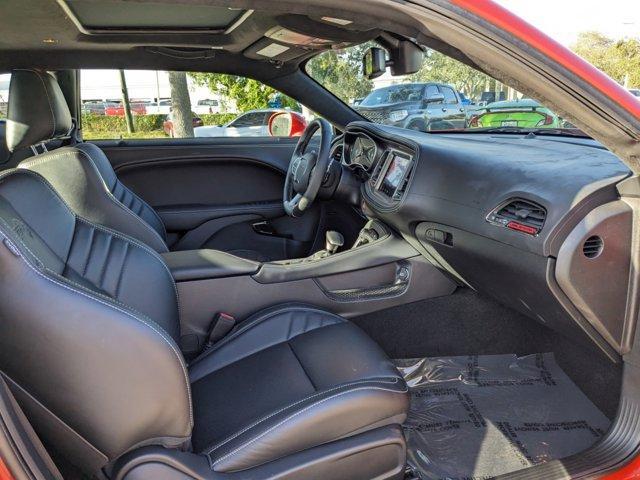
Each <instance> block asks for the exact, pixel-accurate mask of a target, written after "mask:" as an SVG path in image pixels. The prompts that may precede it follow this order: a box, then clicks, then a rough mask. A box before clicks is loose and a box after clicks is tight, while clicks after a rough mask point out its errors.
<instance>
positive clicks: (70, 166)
mask: <svg viewBox="0 0 640 480" xmlns="http://www.w3.org/2000/svg"><path fill="white" fill-rule="evenodd" d="M7 117H8V122H7V131H6V140H7V142H6V143H7V147H8V148H9V150H10V151H16V150H19V149H22V148H25V147H27V148H28V147H32V146H35V145H39V144H41V143H43V142H47V141H49V140H52V139H55V138H58V137H64V136H67V135H68V134H69V132H70V130H71V127H72V120H71V114H70V113H69V108H68V106H67V104H66V102H65V99H64V96H63V94H62V91H61V90H60V86H59V85H58V82H57V81H56V79H55V78H54V77H53V76H52V75H50V74H49V73H47V72H40V71H36V70H14V71H13V72H12V75H11V84H10V87H9V108H8V114H7ZM18 168H25V169H29V170H33V171H35V172H38V173H40V174H41V175H42V176H43V177H45V178H46V179H47V180H48V181H49V182H50V183H51V184H52V185H53V186H54V188H55V189H56V190H57V191H58V193H59V194H60V195H61V196H62V198H64V200H65V201H66V202H67V203H68V204H69V205H71V207H72V208H73V209H74V210H75V211H76V212H78V213H79V214H80V215H82V216H83V217H84V218H86V219H88V220H90V221H92V222H95V223H98V224H100V225H105V226H107V227H110V228H113V229H115V230H118V231H120V232H123V233H125V234H127V235H130V236H132V237H133V238H135V239H137V240H140V241H141V242H143V243H145V244H147V245H149V246H150V247H151V248H153V249H154V250H155V251H156V252H160V253H162V252H167V251H168V250H169V247H168V245H167V234H166V229H165V225H164V223H163V221H162V219H161V218H160V216H159V215H158V214H157V213H156V211H155V210H154V209H153V208H152V207H151V206H150V205H148V204H147V203H146V202H145V201H144V200H143V199H141V198H140V197H139V196H137V195H136V194H135V193H133V192H132V191H131V190H130V189H129V188H127V187H126V186H125V185H124V184H123V183H122V182H121V181H120V180H118V177H117V176H116V173H115V171H114V170H113V167H112V166H111V164H110V162H109V160H108V159H107V157H106V155H105V154H104V152H103V151H102V150H101V149H100V148H99V147H97V146H96V145H94V144H91V143H78V144H76V145H73V146H69V147H63V148H58V149H55V150H53V151H51V152H46V153H42V154H40V155H37V156H35V157H32V158H29V159H27V160H25V161H23V162H21V163H20V164H19V165H18ZM203 247H204V245H203ZM236 254H238V255H240V256H243V257H247V258H251V259H264V255H262V254H261V253H260V252H257V251H253V250H247V251H243V252H236Z"/></svg>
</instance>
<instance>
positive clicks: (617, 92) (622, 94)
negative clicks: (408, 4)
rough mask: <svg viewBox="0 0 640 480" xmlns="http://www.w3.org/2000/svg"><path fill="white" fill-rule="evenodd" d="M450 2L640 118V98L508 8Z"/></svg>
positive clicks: (479, 0) (481, 1)
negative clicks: (557, 64) (523, 44)
mask: <svg viewBox="0 0 640 480" xmlns="http://www.w3.org/2000/svg"><path fill="white" fill-rule="evenodd" d="M451 3H453V4H454V5H457V6H459V7H461V8H463V9H465V10H467V11H469V12H471V13H473V14H475V15H477V16H478V17H480V18H482V19H484V20H486V21H487V22H489V23H492V24H494V25H495V26H497V27H499V28H500V29H502V30H504V31H505V32H508V33H510V34H511V35H513V36H514V37H517V38H519V39H520V40H522V41H524V42H525V43H527V44H528V45H530V46H531V47H532V48H535V49H536V50H538V51H540V52H541V53H542V54H544V55H545V56H547V57H549V58H550V59H552V60H554V61H556V62H557V63H559V64H560V65H562V66H563V67H564V68H566V69H567V70H569V71H570V72H572V73H573V74H575V75H576V76H578V77H580V78H581V79H582V80H584V81H586V82H587V83H588V84H589V85H591V86H592V87H594V88H595V89H597V90H599V91H601V92H602V93H604V94H605V95H606V96H608V97H609V98H611V99H612V100H613V101H614V102H616V103H617V104H618V105H620V106H621V107H622V108H624V109H625V110H626V111H628V112H629V113H630V114H631V115H633V116H634V117H636V118H638V119H640V101H638V99H637V98H636V97H634V96H633V95H632V94H631V93H629V92H628V91H627V90H626V89H625V88H624V87H622V86H621V85H619V84H618V83H616V82H615V81H614V80H612V79H611V78H609V77H608V76H607V75H605V74H604V73H603V72H601V71H600V70H598V69H597V68H595V67H594V66H593V65H591V64H590V63H588V62H586V61H584V60H583V59H582V58H580V57H579V56H577V55H576V54H575V53H573V52H572V51H571V50H569V49H568V48H566V47H564V46H562V45H560V44H559V43H558V42H556V41H555V40H553V39H551V38H549V37H548V36H547V35H545V34H544V33H542V32H541V31H540V30H538V29H537V28H535V27H533V26H531V25H529V24H528V23H527V22H525V21H524V20H522V19H521V18H519V17H517V16H516V15H514V14H513V13H511V12H510V11H509V10H507V9H505V8H503V7H501V6H500V5H498V4H496V3H494V2H493V1H491V0H451Z"/></svg>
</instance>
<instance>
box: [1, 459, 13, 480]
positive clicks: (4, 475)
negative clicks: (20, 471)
mask: <svg viewBox="0 0 640 480" xmlns="http://www.w3.org/2000/svg"><path fill="white" fill-rule="evenodd" d="M0 480H13V475H11V472H10V471H9V469H8V468H7V466H6V465H5V464H4V462H3V461H2V459H1V458H0Z"/></svg>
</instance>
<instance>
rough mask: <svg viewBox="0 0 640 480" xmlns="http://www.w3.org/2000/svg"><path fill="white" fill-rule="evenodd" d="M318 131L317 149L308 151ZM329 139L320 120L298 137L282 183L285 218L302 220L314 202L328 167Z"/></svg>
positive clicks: (326, 124)
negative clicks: (318, 142) (299, 218)
mask: <svg viewBox="0 0 640 480" xmlns="http://www.w3.org/2000/svg"><path fill="white" fill-rule="evenodd" d="M318 130H320V148H319V149H317V150H316V148H313V149H309V148H308V147H309V141H310V140H311V137H313V134H314V133H316V131H318ZM331 138H332V132H331V124H330V123H329V122H327V121H326V120H324V119H322V118H316V119H315V120H313V121H312V122H311V123H309V125H307V128H305V130H304V132H303V133H302V136H301V137H300V139H299V140H298V144H297V145H296V148H295V150H294V151H293V155H292V157H291V162H290V163H289V169H288V170H287V178H286V179H285V181H284V194H283V204H284V210H285V212H287V215H290V216H292V217H300V216H302V215H303V214H304V212H305V210H307V209H308V208H309V207H310V206H311V204H312V203H313V201H314V200H315V199H316V196H317V195H318V192H319V191H320V187H321V186H322V181H323V180H324V176H325V173H326V171H327V167H328V166H329V161H330V150H331ZM307 150H309V151H307Z"/></svg>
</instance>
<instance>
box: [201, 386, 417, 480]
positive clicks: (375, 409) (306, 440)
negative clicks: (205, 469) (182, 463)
mask: <svg viewBox="0 0 640 480" xmlns="http://www.w3.org/2000/svg"><path fill="white" fill-rule="evenodd" d="M408 403H409V395H408V390H407V387H406V384H405V383H404V381H402V379H400V378H386V379H383V378H381V379H377V380H367V381H362V382H353V383H352V384H347V385H342V386H340V387H337V388H334V389H330V390H327V391H323V392H318V393H316V394H314V395H311V396H309V397H307V398H306V399H303V400H302V401H299V402H296V403H294V404H293V405H291V406H289V407H285V408H283V409H281V410H279V411H277V412H274V413H273V414H271V415H269V416H267V417H265V418H263V419H261V420H260V421H258V422H255V423H254V424H253V425H250V426H249V427H247V428H245V429H243V430H241V431H240V432H238V433H236V434H234V435H232V436H231V437H229V438H227V439H226V440H224V441H223V442H220V443H218V444H216V445H213V446H212V447H210V448H208V449H207V450H206V451H205V454H206V455H207V456H208V457H209V461H210V464H211V468H212V469H213V470H215V471H218V472H231V471H237V470H243V469H247V468H251V467H255V466H258V465H261V464H264V463H266V462H269V461H272V460H275V459H278V458H281V457H283V456H286V455H290V454H293V453H296V452H300V451H303V450H305V449H307V448H311V447H314V446H316V445H322V444H325V443H327V442H331V441H334V440H338V439H340V438H344V437H347V436H349V435H352V434H354V433H361V432H364V431H367V430H370V429H373V428H378V427H381V426H384V425H389V424H400V423H402V422H403V421H404V420H405V417H406V411H407V410H408Z"/></svg>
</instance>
